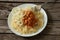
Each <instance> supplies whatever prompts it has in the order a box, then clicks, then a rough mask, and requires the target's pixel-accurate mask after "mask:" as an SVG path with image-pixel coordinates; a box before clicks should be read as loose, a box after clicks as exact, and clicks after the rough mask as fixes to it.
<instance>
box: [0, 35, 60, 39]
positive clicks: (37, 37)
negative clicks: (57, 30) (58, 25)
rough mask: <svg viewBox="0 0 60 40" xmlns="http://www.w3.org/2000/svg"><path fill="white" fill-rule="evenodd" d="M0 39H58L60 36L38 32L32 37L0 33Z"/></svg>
mask: <svg viewBox="0 0 60 40" xmlns="http://www.w3.org/2000/svg"><path fill="white" fill-rule="evenodd" d="M0 40H60V36H59V35H58V36H56V35H44V34H39V35H37V36H34V37H30V38H24V37H21V36H17V35H15V34H0Z"/></svg>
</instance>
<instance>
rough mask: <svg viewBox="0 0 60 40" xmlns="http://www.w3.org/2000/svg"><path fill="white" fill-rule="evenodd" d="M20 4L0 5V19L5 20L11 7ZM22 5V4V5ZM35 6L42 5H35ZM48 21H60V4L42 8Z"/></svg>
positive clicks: (49, 4) (50, 4)
mask: <svg viewBox="0 0 60 40" xmlns="http://www.w3.org/2000/svg"><path fill="white" fill-rule="evenodd" d="M20 4H21V3H0V14H2V15H0V19H7V16H8V14H9V13H10V12H11V10H12V8H13V7H16V6H18V5H20ZM23 4H24V3H23ZM35 4H37V5H40V4H43V3H40V4H38V3H35ZM44 9H45V11H46V13H47V15H48V17H49V20H60V4H59V3H55V4H54V3H48V4H47V5H46V6H45V7H44Z"/></svg>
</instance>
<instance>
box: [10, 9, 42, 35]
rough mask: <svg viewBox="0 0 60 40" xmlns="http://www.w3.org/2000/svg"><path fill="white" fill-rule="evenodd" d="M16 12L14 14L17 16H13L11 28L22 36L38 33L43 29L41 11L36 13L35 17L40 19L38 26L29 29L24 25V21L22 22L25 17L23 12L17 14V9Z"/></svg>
mask: <svg viewBox="0 0 60 40" xmlns="http://www.w3.org/2000/svg"><path fill="white" fill-rule="evenodd" d="M14 11H15V12H14ZM14 11H13V12H14V13H15V15H13V17H12V21H11V26H12V28H13V29H15V30H16V31H17V32H20V33H21V34H31V33H35V32H37V31H38V30H39V29H40V28H41V27H42V25H43V15H42V13H41V12H40V11H34V15H35V16H36V18H37V19H38V22H37V24H36V25H34V27H33V28H28V27H27V26H26V25H24V24H23V21H22V19H23V16H24V13H23V12H20V11H19V10H18V12H17V10H16V8H15V10H14ZM22 11H23V10H22ZM32 11H33V10H32Z"/></svg>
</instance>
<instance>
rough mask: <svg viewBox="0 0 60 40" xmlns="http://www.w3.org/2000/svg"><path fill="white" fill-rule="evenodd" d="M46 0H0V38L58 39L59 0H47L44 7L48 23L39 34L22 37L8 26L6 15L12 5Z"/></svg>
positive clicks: (59, 35) (23, 39) (40, 2)
mask: <svg viewBox="0 0 60 40" xmlns="http://www.w3.org/2000/svg"><path fill="white" fill-rule="evenodd" d="M45 1H46V0H0V40H60V0H48V1H49V2H48V4H47V5H46V6H45V7H44V9H45V11H46V12H47V15H48V24H47V26H46V28H45V29H44V31H42V32H41V33H40V34H38V35H36V36H34V37H30V38H24V37H21V36H17V35H15V34H14V33H13V32H11V30H10V29H9V28H8V25H7V17H8V15H9V13H10V12H11V10H12V8H13V7H16V6H18V5H20V4H24V3H34V4H37V5H40V4H43V3H44V2H45Z"/></svg>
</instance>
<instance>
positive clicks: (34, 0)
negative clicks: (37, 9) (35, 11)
mask: <svg viewBox="0 0 60 40" xmlns="http://www.w3.org/2000/svg"><path fill="white" fill-rule="evenodd" d="M0 1H1V2H46V1H48V2H60V0H0Z"/></svg>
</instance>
